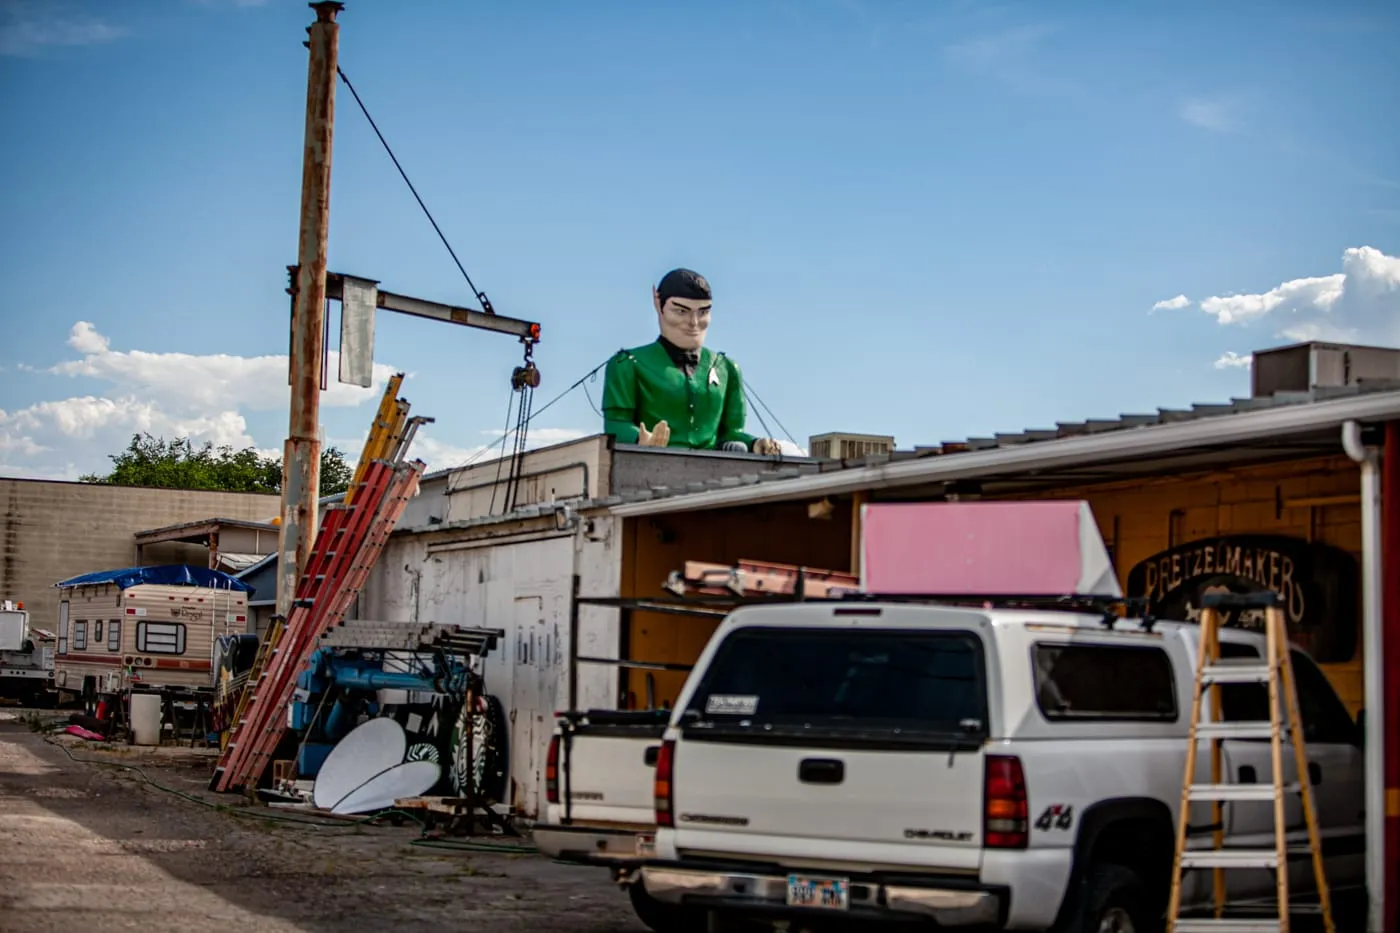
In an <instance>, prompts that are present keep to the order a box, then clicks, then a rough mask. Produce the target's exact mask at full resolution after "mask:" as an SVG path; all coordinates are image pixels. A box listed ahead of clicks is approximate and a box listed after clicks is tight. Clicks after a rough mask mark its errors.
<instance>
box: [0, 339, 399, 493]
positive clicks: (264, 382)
mask: <svg viewBox="0 0 1400 933" xmlns="http://www.w3.org/2000/svg"><path fill="white" fill-rule="evenodd" d="M68 345H69V346H70V347H72V348H73V349H74V350H76V351H77V352H78V353H80V354H82V358H81V359H76V360H68V361H65V362H62V363H59V364H57V365H55V366H52V367H49V368H47V369H39V368H36V367H32V366H24V365H21V366H19V367H18V368H20V369H22V370H24V371H26V372H29V373H33V374H35V375H36V376H43V375H45V374H47V375H50V376H53V375H57V376H66V377H70V378H87V379H94V380H97V381H99V382H101V383H105V384H106V388H105V390H99V391H98V392H97V393H94V394H85V395H76V396H72V397H69V398H62V399H56V400H46V401H41V402H37V403H35V404H33V405H29V406H27V407H24V408H19V409H14V410H10V411H4V410H0V474H4V475H8V476H15V475H27V476H35V475H37V476H49V477H60V478H66V479H73V478H76V477H77V476H79V475H82V474H84V473H91V472H102V471H103V470H105V469H107V468H109V467H110V461H109V460H108V459H107V456H108V455H109V454H111V453H114V452H116V451H119V450H122V449H124V448H125V447H126V445H127V443H128V442H129V441H130V440H131V436H132V435H133V434H140V433H149V434H152V435H155V436H157V437H162V436H163V437H165V438H167V439H169V438H174V437H188V438H190V440H192V441H193V442H194V443H196V444H202V443H204V442H206V441H208V442H211V443H213V444H214V445H215V446H223V445H229V446H231V447H234V448H235V449H242V448H244V447H250V446H254V447H255V446H257V445H256V444H255V442H254V438H253V437H252V436H251V434H250V433H249V431H248V423H247V421H246V420H245V418H244V415H243V413H244V412H245V411H286V409H287V405H288V401H289V397H290V389H289V387H288V386H287V358H286V357H285V356H259V357H242V356H230V355H228V354H207V355H196V354H190V353H154V352H150V351H146V350H114V349H112V344H111V341H110V340H109V339H108V338H107V337H106V336H105V335H104V334H102V333H101V332H100V331H99V330H98V329H97V327H96V326H94V325H93V324H92V323H91V322H89V321H79V322H77V323H76V324H74V325H73V327H72V329H71V330H70V331H69V334H68ZM330 357H331V359H330V364H329V366H330V369H329V372H330V374H331V376H330V385H329V387H328V389H327V391H326V392H324V393H322V395H321V404H322V406H325V407H341V408H353V407H356V406H359V405H362V404H365V403H367V402H373V401H377V400H378V399H379V398H380V397H381V396H382V395H383V392H384V384H385V382H386V381H387V379H388V377H389V376H390V375H392V374H393V372H394V368H393V367H391V366H385V365H380V364H376V365H375V367H374V372H373V383H374V384H373V385H372V386H371V387H370V388H368V389H363V388H360V387H358V386H347V385H343V384H341V383H339V382H337V381H336V379H335V373H336V371H337V367H338V363H339V360H338V357H337V355H336V354H335V353H331V354H330ZM261 452H263V453H264V454H271V455H273V456H280V454H281V451H280V450H276V449H273V450H264V451H261ZM358 452H359V448H358V446H357V447H356V449H355V450H354V451H353V453H354V454H358Z"/></svg>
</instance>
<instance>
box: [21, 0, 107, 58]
mask: <svg viewBox="0 0 1400 933" xmlns="http://www.w3.org/2000/svg"><path fill="white" fill-rule="evenodd" d="M64 6H68V7H69V9H70V10H71V11H72V14H73V15H71V16H69V15H65V14H64V12H63V9H62V8H63V7H64ZM0 14H3V19H4V21H3V23H2V24H0V55H13V56H20V55H33V54H35V53H36V52H38V50H40V49H42V48H45V47H48V46H84V45H98V44H101V43H103V42H111V41H112V40H114V39H120V38H121V37H123V36H125V35H127V31H126V30H125V29H124V28H122V27H120V26H113V25H111V24H110V23H107V22H105V21H104V20H101V19H97V18H95V17H92V16H89V15H86V14H85V13H83V12H82V11H80V10H78V9H77V8H75V7H73V6H72V5H71V4H60V3H57V2H55V0H45V2H43V3H36V2H23V0H11V2H9V3H6V4H5V5H4V9H3V10H0Z"/></svg>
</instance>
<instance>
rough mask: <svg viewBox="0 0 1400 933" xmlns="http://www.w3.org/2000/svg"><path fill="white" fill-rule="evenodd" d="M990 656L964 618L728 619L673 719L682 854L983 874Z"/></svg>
mask: <svg viewBox="0 0 1400 933" xmlns="http://www.w3.org/2000/svg"><path fill="white" fill-rule="evenodd" d="M983 656H984V646H983V642H982V639H981V637H980V635H979V634H978V633H977V632H976V631H970V630H946V631H945V630H939V631H926V630H925V631H919V630H904V629H898V628H889V629H875V628H873V627H859V628H857V627H849V628H848V627H841V628H830V629H818V628H796V627H788V626H772V627H762V626H754V627H748V628H739V629H736V630H734V631H733V632H732V633H730V634H729V635H728V636H727V637H726V639H725V641H724V643H723V644H721V645H719V646H718V648H717V649H716V651H715V654H714V658H713V660H712V661H711V663H710V664H709V665H708V667H707V668H706V670H705V672H704V675H703V677H702V678H701V680H700V682H699V683H697V684H696V685H695V688H694V691H693V693H692V694H691V695H690V696H688V697H687V698H686V699H685V704H686V705H685V712H684V713H683V714H682V716H681V717H680V720H679V726H680V738H679V740H678V742H677V745H676V747H675V750H674V757H673V760H672V762H671V769H672V775H673V777H672V795H673V796H672V801H671V815H672V818H673V820H674V826H675V844H676V848H677V851H678V852H682V853H685V854H690V855H721V854H730V855H744V856H751V857H754V858H763V859H773V860H777V861H779V862H783V863H785V864H794V865H797V864H806V865H817V864H839V863H840V862H856V863H862V864H864V865H869V866H877V865H879V866H888V867H890V868H898V869H903V870H910V869H917V870H928V871H935V872H936V871H951V872H975V871H976V870H977V869H978V868H979V866H980V863H981V851H982V843H983V838H982V837H983V812H982V811H983V782H984V756H983V751H982V749H983V745H984V742H985V738H986V730H987V725H988V724H987V712H986V710H987V702H986V686H985V673H984V672H985V662H984V658H983Z"/></svg>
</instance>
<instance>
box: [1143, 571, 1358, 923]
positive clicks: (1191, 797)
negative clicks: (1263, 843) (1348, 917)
mask: <svg viewBox="0 0 1400 933" xmlns="http://www.w3.org/2000/svg"><path fill="white" fill-rule="evenodd" d="M1201 603H1202V608H1201V619H1200V625H1201V631H1200V641H1201V643H1200V648H1199V652H1198V654H1197V660H1196V687H1195V695H1194V698H1193V700H1192V703H1191V730H1190V740H1189V742H1190V744H1189V745H1188V746H1187V750H1186V775H1185V778H1184V780H1183V783H1182V789H1181V814H1180V817H1179V819H1178V826H1177V836H1176V853H1175V856H1174V858H1173V864H1172V885H1171V897H1170V900H1169V901H1168V904H1167V933H1288V931H1289V917H1290V906H1289V891H1288V861H1289V855H1290V854H1297V855H1304V854H1307V855H1310V856H1311V859H1312V867H1313V874H1314V876H1315V878H1316V882H1317V895H1318V901H1319V904H1318V907H1319V908H1320V912H1321V915H1322V920H1323V924H1324V926H1325V928H1326V931H1327V933H1336V927H1335V926H1334V925H1333V922H1332V902H1331V895H1330V892H1329V891H1328V888H1327V876H1326V874H1325V872H1324V870H1323V863H1322V847H1321V839H1320V836H1319V834H1318V828H1317V811H1316V809H1315V807H1314V803H1313V792H1312V788H1311V786H1309V780H1308V764H1307V762H1308V759H1307V749H1305V748H1304V747H1303V735H1302V729H1301V728H1299V725H1300V724H1301V722H1302V717H1301V715H1300V714H1299V711H1298V695H1297V692H1296V689H1295V687H1294V683H1295V682H1294V679H1293V664H1292V662H1291V660H1290V658H1289V643H1288V630H1287V626H1286V622H1285V621H1284V617H1283V609H1282V607H1281V605H1280V599H1279V596H1278V595H1277V594H1276V593H1272V592H1267V593H1250V594H1243V595H1240V594H1233V593H1212V594H1208V595H1206V596H1204V597H1203V598H1202V600H1201ZM1222 610H1225V611H1231V610H1233V611H1250V610H1263V613H1264V633H1265V637H1266V640H1267V646H1266V649H1265V650H1266V655H1267V656H1266V657H1265V658H1263V659H1258V660H1256V659H1253V658H1249V659H1236V658H1229V659H1227V658H1222V657H1221V654H1220V629H1221V627H1222V625H1224V621H1223V619H1222ZM1226 684H1262V685H1265V686H1267V688H1268V694H1269V718H1268V719H1267V720H1260V721H1256V722H1226V721H1223V720H1222V719H1221V712H1222V711H1221V702H1222V698H1221V691H1220V689H1219V688H1220V687H1221V686H1222V685H1226ZM1207 690H1208V691H1209V702H1208V703H1203V702H1202V701H1203V699H1206V691H1207ZM1203 707H1204V708H1205V710H1206V713H1207V715H1206V717H1205V718H1204V719H1203V718H1202V715H1201V714H1202V711H1203ZM1285 715H1286V716H1287V721H1285V719H1284V717H1285ZM1290 738H1291V740H1292V745H1293V753H1294V755H1295V756H1296V758H1297V769H1298V777H1297V781H1296V782H1291V783H1285V780H1284V766H1283V760H1284V759H1283V755H1284V748H1283V746H1284V742H1285V741H1286V740H1288V739H1290ZM1230 739H1236V740H1244V739H1255V740H1259V739H1267V740H1268V741H1269V743H1270V746H1271V749H1272V756H1271V763H1272V771H1273V780H1272V782H1270V783H1267V784H1233V783H1229V782H1227V781H1226V780H1225V779H1224V775H1223V773H1222V772H1223V757H1224V755H1223V748H1222V743H1223V742H1225V741H1226V740H1230ZM1200 742H1208V743H1209V748H1210V751H1209V754H1210V782H1209V783H1205V784H1202V783H1196V762H1197V749H1198V743H1200ZM1289 794H1296V795H1299V796H1300V797H1301V800H1302V809H1303V816H1304V818H1305V819H1306V821H1307V828H1308V845H1307V847H1306V849H1304V848H1303V847H1300V846H1294V847H1290V845H1289V843H1288V827H1287V824H1286V823H1285V820H1284V812H1285V811H1284V800H1285V797H1286V796H1287V795H1289ZM1207 801H1208V802H1209V803H1210V804H1211V819H1210V829H1211V834H1212V843H1211V846H1210V847H1209V848H1187V839H1188V837H1189V835H1190V816H1191V805H1192V804H1193V803H1200V802H1207ZM1246 801H1254V802H1270V801H1271V802H1272V803H1273V805H1274V806H1273V811H1274V814H1273V815H1274V845H1273V847H1272V848H1263V849H1258V848H1253V849H1243V848H1232V847H1227V846H1226V845H1225V812H1224V811H1225V805H1226V804H1229V803H1235V802H1246ZM1193 869H1196V870H1201V869H1204V870H1209V871H1210V872H1211V873H1212V887H1213V895H1214V896H1213V900H1214V908H1215V909H1214V914H1213V916H1210V917H1182V916H1180V913H1181V893H1182V892H1181V888H1182V876H1183V873H1184V872H1186V871H1190V870H1193ZM1231 869H1253V870H1259V869H1266V870H1270V871H1272V872H1273V873H1274V878H1275V882H1276V885H1277V901H1276V903H1275V904H1274V905H1273V906H1272V907H1270V908H1269V909H1270V911H1271V913H1272V915H1259V914H1256V915H1255V916H1231V917H1227V916H1226V915H1225V914H1226V911H1227V910H1228V909H1229V905H1227V903H1226V897H1225V894H1226V883H1225V872H1226V871H1229V870H1231Z"/></svg>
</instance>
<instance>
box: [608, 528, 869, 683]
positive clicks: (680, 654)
mask: <svg viewBox="0 0 1400 933" xmlns="http://www.w3.org/2000/svg"><path fill="white" fill-rule="evenodd" d="M850 542H851V512H850V509H849V508H845V509H842V508H839V507H838V508H837V509H836V510H835V511H834V513H833V514H832V517H831V518H829V519H813V518H808V517H807V506H806V504H805V503H797V504H792V503H783V504H779V505H764V506H754V507H751V508H746V509H726V510H723V511H716V512H705V513H682V514H677V515H660V516H656V517H655V518H631V519H628V520H627V523H626V527H625V530H624V535H623V554H622V583H621V595H622V596H624V597H647V596H665V595H667V594H666V591H665V590H664V589H663V588H662V584H663V583H665V581H666V578H667V576H668V575H669V574H670V573H671V571H673V570H680V569H682V568H683V567H684V566H685V562H686V561H688V560H696V561H710V562H713V563H721V564H733V563H737V562H738V561H740V560H763V561H772V562H774V563H784V564H799V565H802V566H807V567H820V568H833V569H845V567H846V565H847V562H848V561H849V560H850V548H851V545H850ZM717 625H718V622H715V621H711V620H709V619H704V618H691V617H688V616H676V615H661V614H658V613H643V612H638V613H634V614H633V616H632V622H631V625H630V626H629V627H628V638H629V650H628V655H627V656H628V657H629V658H630V659H631V660H634V661H661V662H663V663H672V664H691V663H693V662H694V661H695V659H696V658H697V657H699V655H700V652H701V651H702V650H704V648H705V643H706V642H707V641H709V639H710V635H712V634H713V633H714V630H715V627H716V626H717ZM652 676H653V677H654V678H655V699H656V703H657V704H658V705H660V704H661V703H662V702H668V703H674V702H675V699H676V696H677V694H679V693H680V689H681V686H682V685H683V684H684V683H685V678H686V675H685V674H684V673H679V672H657V673H654V674H653V675H652ZM645 678H646V673H645V672H642V671H630V672H627V674H626V676H625V683H626V684H627V686H626V687H625V689H627V690H628V691H630V692H631V693H632V694H634V696H635V700H636V705H637V706H638V707H641V706H644V705H645V701H646V686H645V684H646V680H645Z"/></svg>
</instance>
